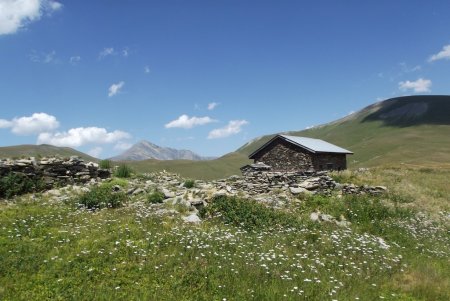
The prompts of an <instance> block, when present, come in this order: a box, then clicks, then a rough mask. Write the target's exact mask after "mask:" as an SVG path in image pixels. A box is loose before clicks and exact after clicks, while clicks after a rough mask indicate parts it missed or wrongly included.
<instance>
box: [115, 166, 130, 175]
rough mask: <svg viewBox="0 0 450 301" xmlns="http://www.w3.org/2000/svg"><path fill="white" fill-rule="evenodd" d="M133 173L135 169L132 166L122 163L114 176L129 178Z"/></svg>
mask: <svg viewBox="0 0 450 301" xmlns="http://www.w3.org/2000/svg"><path fill="white" fill-rule="evenodd" d="M132 173H133V170H132V169H131V167H129V166H128V165H126V164H121V165H119V167H117V169H116V170H115V172H114V176H116V177H118V178H129V177H131V174H132Z"/></svg>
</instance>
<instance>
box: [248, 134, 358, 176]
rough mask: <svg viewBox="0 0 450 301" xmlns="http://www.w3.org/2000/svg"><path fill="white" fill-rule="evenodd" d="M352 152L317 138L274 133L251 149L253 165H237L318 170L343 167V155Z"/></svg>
mask: <svg viewBox="0 0 450 301" xmlns="http://www.w3.org/2000/svg"><path fill="white" fill-rule="evenodd" d="M351 154H353V153H352V152H351V151H349V150H346V149H343V148H341V147H339V146H336V145H334V144H331V143H328V142H326V141H323V140H320V139H313V138H306V137H297V136H287V135H277V136H275V137H274V138H272V139H271V140H270V141H268V142H267V143H266V144H264V145H263V146H261V147H260V148H259V149H257V150H256V151H255V152H253V153H252V154H251V155H250V156H249V159H253V160H254V164H251V165H246V166H244V167H242V168H241V171H242V172H243V173H246V172H248V171H251V170H253V171H262V170H270V171H282V172H299V171H303V172H304V171H321V170H343V169H346V168H347V158H346V155H351Z"/></svg>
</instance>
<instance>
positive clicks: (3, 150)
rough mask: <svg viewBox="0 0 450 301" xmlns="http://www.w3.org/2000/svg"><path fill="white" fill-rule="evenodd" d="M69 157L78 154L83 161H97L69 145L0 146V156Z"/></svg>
mask: <svg viewBox="0 0 450 301" xmlns="http://www.w3.org/2000/svg"><path fill="white" fill-rule="evenodd" d="M54 156H56V157H63V158H65V157H70V156H78V157H81V158H83V159H84V160H85V161H93V162H95V161H98V159H96V158H94V157H91V156H89V155H86V154H85V153H82V152H79V151H77V150H74V149H73V148H70V147H57V146H53V145H48V144H41V145H34V144H24V145H16V146H5V147H0V158H22V157H36V158H38V157H54Z"/></svg>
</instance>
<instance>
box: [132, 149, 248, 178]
mask: <svg viewBox="0 0 450 301" xmlns="http://www.w3.org/2000/svg"><path fill="white" fill-rule="evenodd" d="M250 162H251V161H250V160H248V159H247V156H246V155H245V154H241V153H230V154H227V155H225V156H223V157H220V158H218V159H215V160H207V161H191V160H164V161H161V160H144V161H127V162H126V164H128V165H130V166H131V167H132V168H133V169H134V170H136V171H137V172H154V171H162V170H166V171H168V172H173V173H178V174H180V175H182V176H183V177H186V178H193V179H203V180H211V179H219V178H225V177H228V176H231V175H235V174H240V170H239V168H240V167H241V166H243V165H245V164H248V163H250Z"/></svg>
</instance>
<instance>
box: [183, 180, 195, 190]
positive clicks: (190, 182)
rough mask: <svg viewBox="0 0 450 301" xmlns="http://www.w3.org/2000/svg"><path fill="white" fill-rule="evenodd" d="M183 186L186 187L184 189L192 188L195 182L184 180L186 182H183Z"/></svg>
mask: <svg viewBox="0 0 450 301" xmlns="http://www.w3.org/2000/svg"><path fill="white" fill-rule="evenodd" d="M183 186H184V187H186V188H194V186H195V181H194V180H190V179H189V180H186V181H184V184H183Z"/></svg>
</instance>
